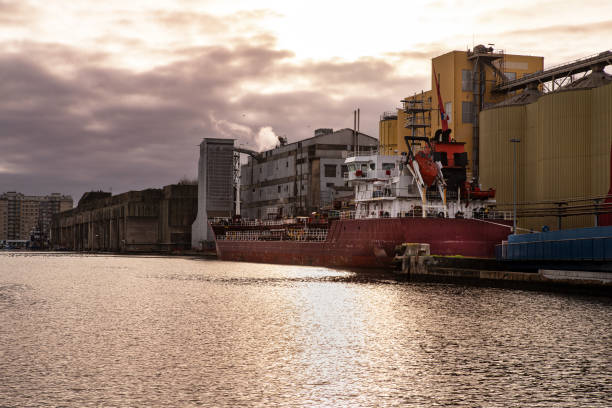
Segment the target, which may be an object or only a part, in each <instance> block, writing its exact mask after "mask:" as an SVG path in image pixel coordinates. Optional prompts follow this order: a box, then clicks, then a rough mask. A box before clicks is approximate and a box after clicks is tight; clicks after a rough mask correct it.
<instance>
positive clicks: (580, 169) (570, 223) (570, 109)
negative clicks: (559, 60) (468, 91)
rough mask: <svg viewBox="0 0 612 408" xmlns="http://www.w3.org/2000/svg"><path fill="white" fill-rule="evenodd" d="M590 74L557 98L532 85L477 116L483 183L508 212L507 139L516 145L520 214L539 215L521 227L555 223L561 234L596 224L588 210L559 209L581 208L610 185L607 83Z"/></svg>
mask: <svg viewBox="0 0 612 408" xmlns="http://www.w3.org/2000/svg"><path fill="white" fill-rule="evenodd" d="M591 69H592V71H591V73H590V74H588V75H586V76H584V77H583V78H581V79H579V80H576V81H574V82H572V83H570V84H569V85H567V86H564V87H561V88H559V89H557V90H556V91H554V92H550V93H548V94H544V95H537V91H536V90H535V88H534V87H533V85H532V89H531V90H527V91H525V92H523V93H522V94H519V95H516V96H515V97H513V98H510V99H508V100H507V101H505V102H502V103H501V104H498V105H495V106H494V107H492V108H490V109H487V110H485V111H483V112H481V113H480V116H479V119H480V127H481V135H482V136H481V157H480V161H481V178H480V182H481V183H482V184H483V186H484V187H496V188H497V190H498V194H497V202H498V203H500V204H506V207H505V208H506V209H508V208H510V206H509V204H510V203H511V202H512V199H513V198H512V182H513V173H512V165H513V156H512V144H511V142H510V139H512V138H516V139H520V140H521V142H520V143H519V146H517V147H518V154H517V156H518V160H517V166H518V177H517V181H518V185H519V188H518V202H519V203H528V205H526V206H524V207H522V208H527V207H530V208H531V209H532V210H534V211H531V215H534V214H538V211H540V212H541V213H540V214H539V215H541V216H539V217H532V218H524V219H520V220H519V227H523V228H529V229H536V228H537V229H539V228H541V227H542V226H543V225H548V226H550V227H552V228H557V227H558V226H559V224H560V220H562V228H578V227H587V226H593V225H594V222H595V220H594V218H595V217H594V216H593V215H592V214H584V213H585V212H588V211H587V210H585V211H576V210H573V211H565V210H563V208H566V207H568V206H570V207H571V206H572V205H573V204H572V203H576V202H578V201H576V200H585V201H584V203H586V202H587V201H586V200H588V199H591V198H595V197H601V196H603V195H605V194H606V193H607V191H608V187H609V183H610V180H609V168H610V167H609V166H610V157H609V152H610V143H611V142H612V84H611V83H610V82H611V78H610V76H609V75H608V74H606V73H605V72H604V71H603V65H601V66H593V67H591ZM521 95H522V96H521ZM591 201H592V200H591ZM537 203H539V204H537ZM582 205H585V206H586V205H587V204H582ZM544 208H546V209H547V210H543V209H544ZM555 208H560V209H561V210H559V212H557V211H556V210H554V209H555ZM538 209H539V210H538ZM563 211H565V213H564V212H563ZM559 214H565V215H569V214H572V215H571V216H564V217H557V215H559ZM544 215H548V216H544Z"/></svg>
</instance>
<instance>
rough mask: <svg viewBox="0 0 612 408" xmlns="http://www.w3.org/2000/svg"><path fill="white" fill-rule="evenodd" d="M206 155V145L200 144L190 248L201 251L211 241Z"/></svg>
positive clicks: (204, 143)
mask: <svg viewBox="0 0 612 408" xmlns="http://www.w3.org/2000/svg"><path fill="white" fill-rule="evenodd" d="M206 153H207V144H206V142H205V141H203V142H202V143H200V158H199V159H198V215H197V217H196V219H195V221H194V222H193V224H192V225H191V247H192V248H195V249H200V250H201V249H203V245H202V243H203V242H205V241H209V240H211V239H213V237H212V232H211V233H209V231H208V230H209V228H210V227H209V226H208V212H207V211H206V189H207V181H208V180H207V179H206Z"/></svg>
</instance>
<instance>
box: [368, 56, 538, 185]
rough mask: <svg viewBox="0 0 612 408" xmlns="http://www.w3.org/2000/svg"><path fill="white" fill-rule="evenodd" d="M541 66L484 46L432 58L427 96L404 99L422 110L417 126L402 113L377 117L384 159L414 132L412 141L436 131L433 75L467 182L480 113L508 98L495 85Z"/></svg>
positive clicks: (473, 171) (474, 167)
mask: <svg viewBox="0 0 612 408" xmlns="http://www.w3.org/2000/svg"><path fill="white" fill-rule="evenodd" d="M543 66H544V58H543V57H538V56H528V55H515V54H506V53H504V52H503V51H501V50H495V49H494V48H493V47H485V46H483V45H478V46H476V47H474V49H473V50H468V51H451V52H448V53H446V54H443V55H440V56H437V57H435V58H433V59H432V60H431V68H432V72H431V88H430V90H427V91H423V92H420V93H416V94H413V95H411V96H409V97H407V98H405V99H404V101H405V102H408V103H410V104H412V103H416V105H420V106H421V108H424V109H423V114H422V115H419V116H417V117H416V119H417V120H418V121H417V122H416V123H415V122H414V119H415V117H414V116H413V117H410V116H411V115H410V114H409V113H408V114H407V113H406V112H405V110H404V109H397V110H394V111H391V112H386V113H384V114H383V115H381V118H380V122H379V139H380V145H381V150H382V151H383V152H385V153H386V154H393V153H395V152H396V151H397V152H398V153H401V152H406V151H407V147H406V145H405V142H404V136H407V135H411V134H412V131H413V130H417V134H416V135H419V136H421V135H424V136H427V137H431V136H433V135H432V134H431V129H433V130H434V131H435V130H436V129H438V128H440V126H441V120H440V115H439V114H438V110H437V109H438V95H437V92H436V91H435V89H436V85H435V78H434V73H435V75H437V77H438V81H439V84H440V94H441V97H442V102H443V106H444V110H445V111H446V114H447V115H448V125H449V128H450V129H451V130H452V132H451V137H453V138H454V139H455V140H456V141H458V142H464V143H465V144H466V145H465V150H466V151H467V152H468V154H469V160H470V162H469V164H468V172H469V173H470V175H471V176H473V177H478V160H479V152H478V150H479V139H480V136H479V134H480V132H479V122H478V116H479V112H480V111H481V110H482V109H485V108H486V107H488V106H491V105H494V104H496V103H498V102H500V101H502V100H504V99H505V98H506V95H504V94H502V93H498V92H494V88H495V86H496V85H497V84H500V83H502V82H504V81H509V80H513V79H517V78H522V77H524V76H525V75H528V74H531V73H535V72H538V71H541V70H542V69H543ZM512 92H514V93H516V92H521V91H520V90H519V91H517V90H514V91H512ZM431 112H433V113H431Z"/></svg>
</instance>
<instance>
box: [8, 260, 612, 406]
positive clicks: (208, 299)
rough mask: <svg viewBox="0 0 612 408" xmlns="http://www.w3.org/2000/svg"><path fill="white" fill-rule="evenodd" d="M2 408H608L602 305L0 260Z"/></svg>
mask: <svg viewBox="0 0 612 408" xmlns="http://www.w3.org/2000/svg"><path fill="white" fill-rule="evenodd" d="M0 323H1V324H0V352H1V355H2V364H1V365H0V378H2V379H3V381H2V382H0V406H5V405H6V406H57V405H61V406H75V407H76V406H78V407H82V406H109V405H112V406H160V405H170V406H201V405H207V406H237V405H246V406H394V405H402V406H470V407H471V406H486V407H507V406H517V407H519V406H534V407H570V406H590V407H609V406H611V405H612V376H611V374H610V368H611V364H612V357H611V353H610V351H609V349H610V344H612V338H611V333H612V330H611V329H612V302H611V301H610V300H609V299H602V298H588V297H578V296H566V295H558V294H547V293H538V292H524V291H507V290H500V289H486V288H474V287H462V286H453V285H433V284H409V283H394V282H393V281H390V280H388V278H387V277H377V276H375V275H366V276H364V275H363V274H360V273H355V272H349V271H339V270H330V269H326V268H313V267H289V266H280V265H264V264H248V263H230V262H218V261H205V260H198V259H183V258H163V257H121V256H83V255H71V254H29V253H2V254H0Z"/></svg>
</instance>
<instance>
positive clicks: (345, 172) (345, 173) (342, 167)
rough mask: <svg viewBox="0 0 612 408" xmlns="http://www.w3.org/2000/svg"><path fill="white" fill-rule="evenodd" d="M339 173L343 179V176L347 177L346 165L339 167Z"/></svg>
mask: <svg viewBox="0 0 612 408" xmlns="http://www.w3.org/2000/svg"><path fill="white" fill-rule="evenodd" d="M340 171H341V172H342V177H344V176H345V175H347V173H348V166H347V165H346V164H343V165H342V166H341V167H340Z"/></svg>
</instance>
